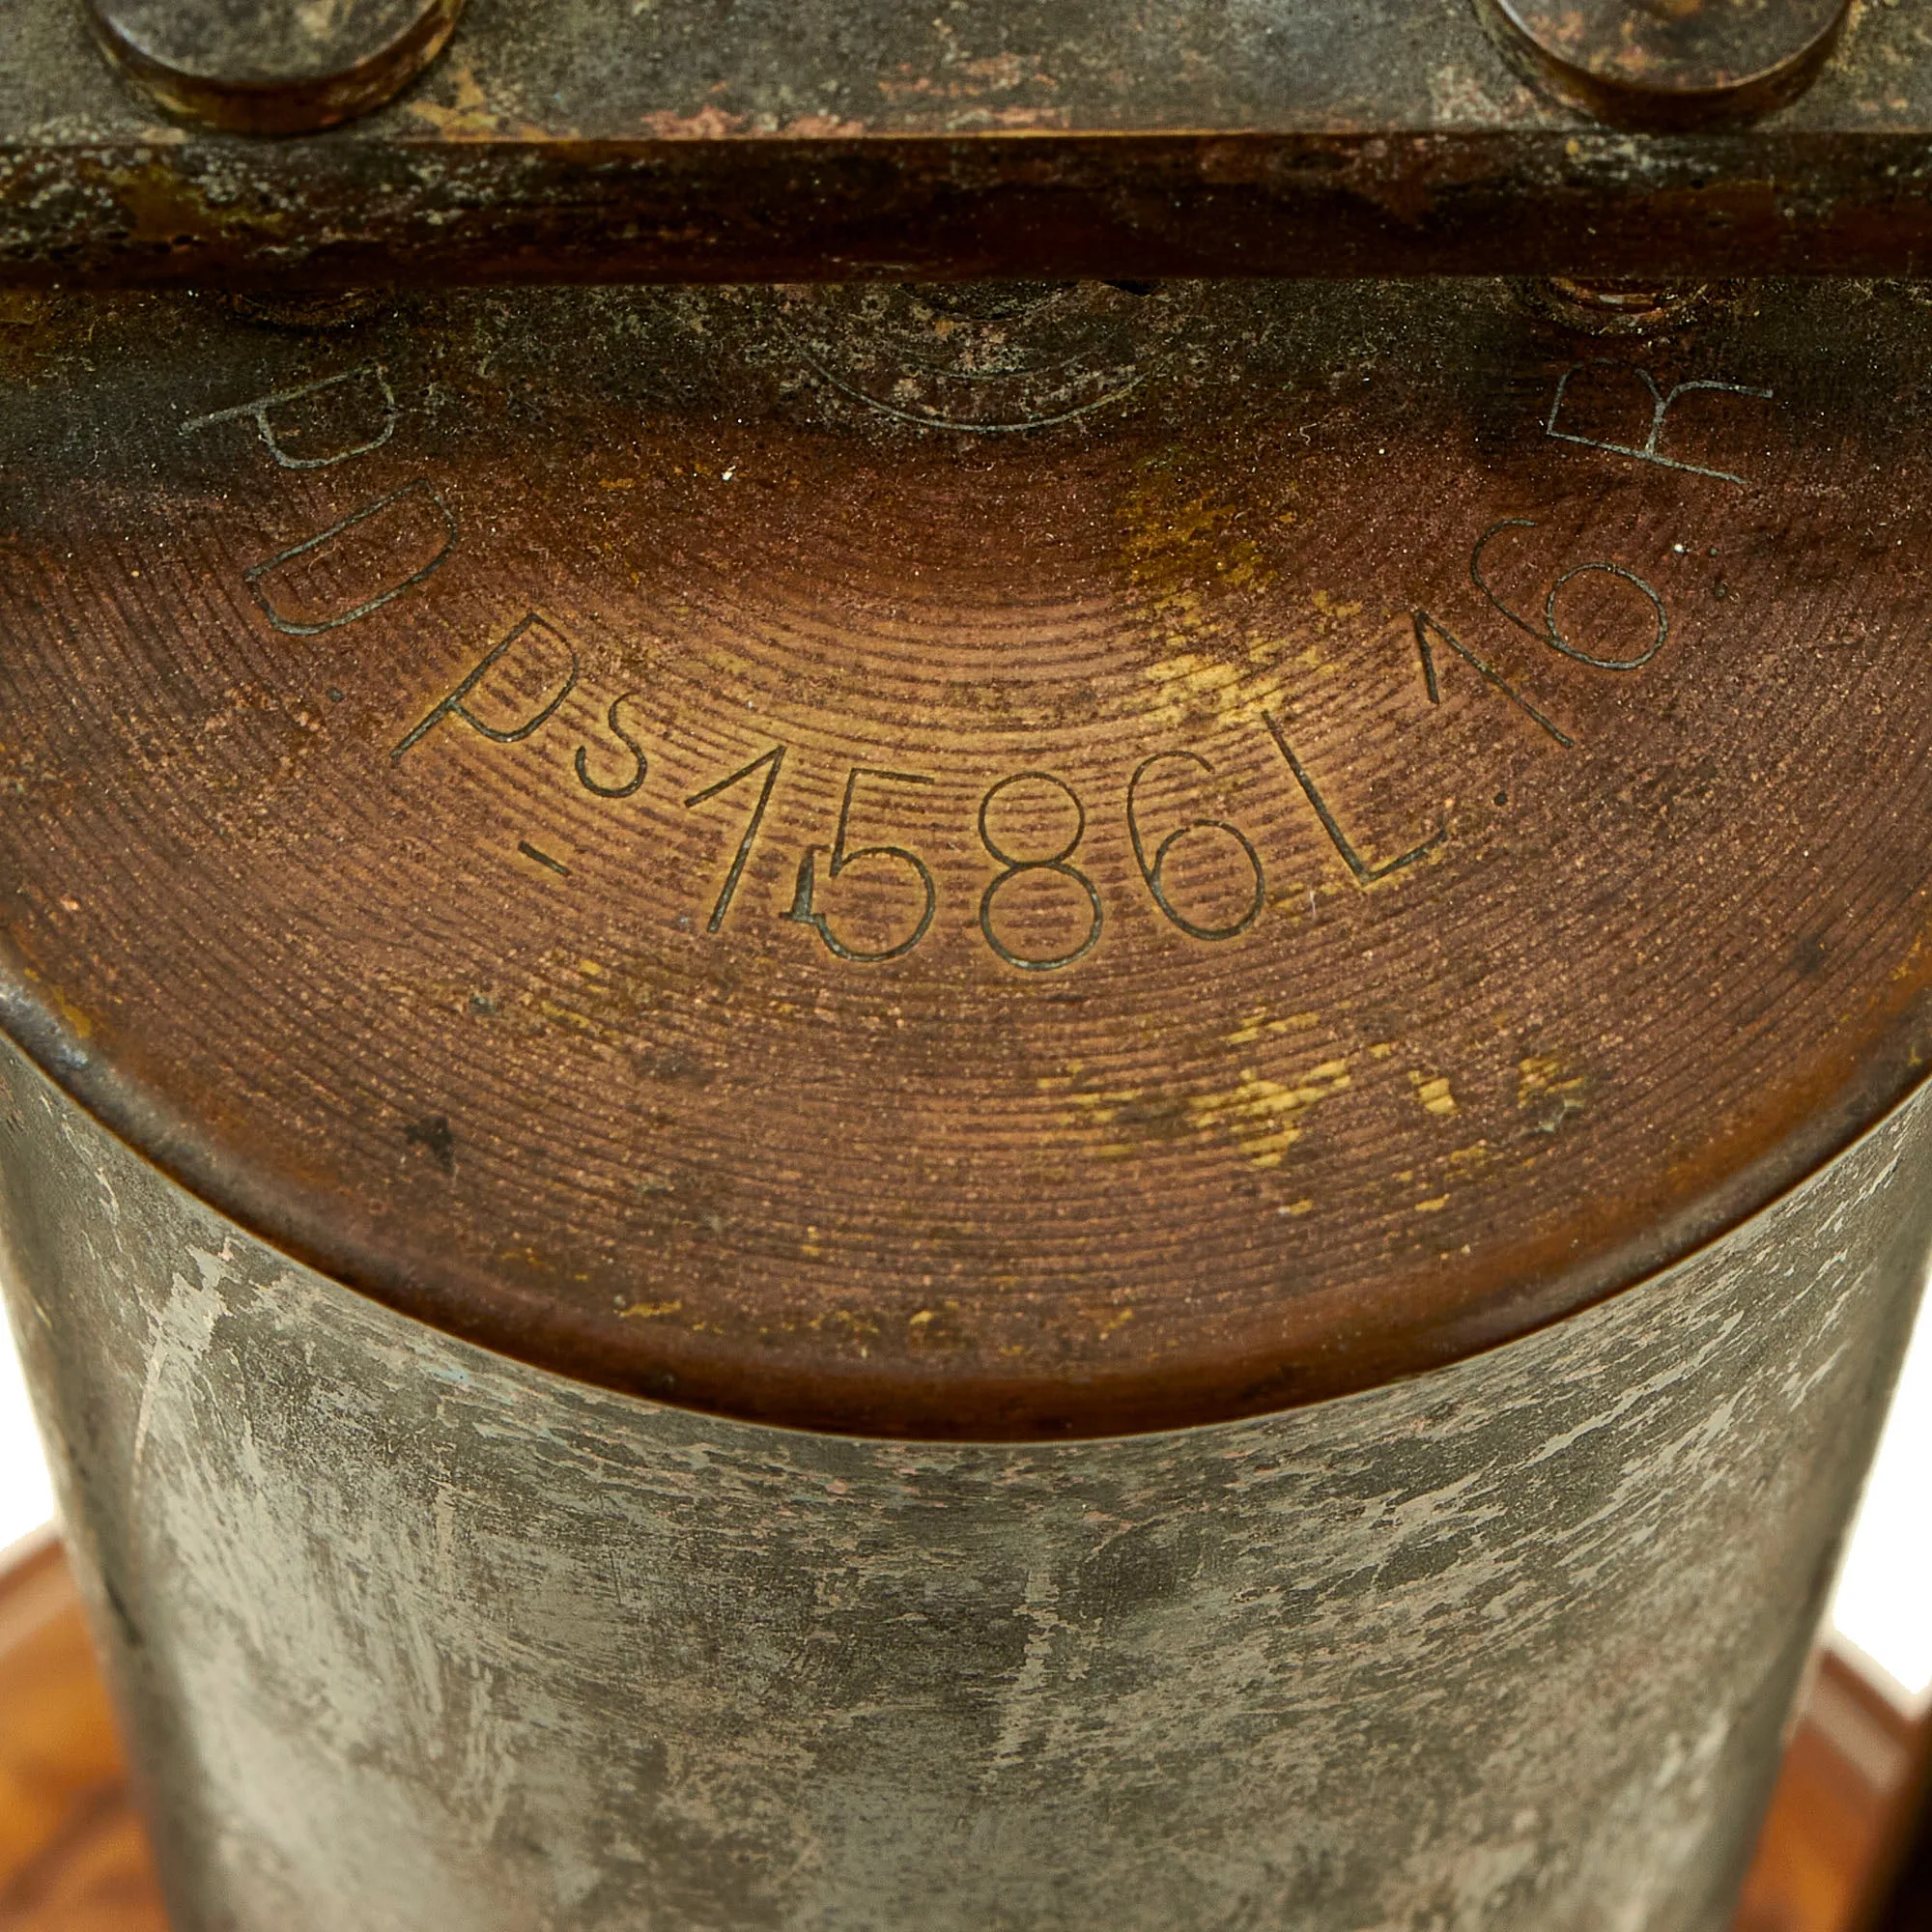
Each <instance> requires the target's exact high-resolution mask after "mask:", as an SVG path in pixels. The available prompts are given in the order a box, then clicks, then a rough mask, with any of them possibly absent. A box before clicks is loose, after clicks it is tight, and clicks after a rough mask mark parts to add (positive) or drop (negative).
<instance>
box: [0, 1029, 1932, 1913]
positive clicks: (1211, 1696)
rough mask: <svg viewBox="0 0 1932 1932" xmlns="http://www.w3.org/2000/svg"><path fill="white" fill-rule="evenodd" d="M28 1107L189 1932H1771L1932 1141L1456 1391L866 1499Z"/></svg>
mask: <svg viewBox="0 0 1932 1932" xmlns="http://www.w3.org/2000/svg"><path fill="white" fill-rule="evenodd" d="M0 1068H4V1072H3V1073H0V1234H3V1236H4V1243H5V1246H4V1261H5V1274H6V1285H7V1290H8V1293H9V1296H10V1298H11V1302H12V1308H13V1314H14V1323H15V1327H16V1329H17V1331H18V1333H19V1336H20V1340H21V1344H22V1347H23V1350H24V1352H25V1354H26V1357H27V1361H28V1366H29V1372H30V1375H31V1377H32V1379H33V1382H34V1384H35V1386H36V1389H37V1391H38V1393H39V1398H40V1401H41V1405H42V1413H43V1423H44V1426H45V1429H46V1433H47V1436H48V1441H49V1445H50V1447H51V1449H52V1451H53V1453H54V1457H55V1461H56V1464H57V1467H58V1472H59V1483H60V1487H61V1492H62V1496H63V1500H64V1506H65V1509H66V1512H67V1517H68V1520H69V1522H70V1524H71V1535H72V1539H73V1548H74V1554H75V1557H76V1561H77V1564H78V1568H79V1570H80V1573H81V1575H82V1577H83V1579H84V1581H85V1584H86V1587H87V1589H88V1592H89V1594H90V1596H91V1599H92V1602H93V1605H94V1609H95V1615H96V1619H97V1627H98V1630H99V1634H100V1636H101V1638H102V1640H103V1643H104V1645H105V1647H106V1650H107V1652H108V1654H109V1657H110V1659H111V1664H112V1672H113V1676H114V1678H115V1681H116V1683H117V1685H118V1688H119V1692H120V1695H121V1698H122V1700H123V1706H124V1709H125V1712H126V1714H127V1718H128V1724H129V1728H130V1731H131V1734H132V1743H133V1746H134V1748H135V1751H136V1754H137V1756H138V1759H139V1761H140V1764H141V1766H142V1767H143V1770H144V1772H145V1775H146V1778H147V1783H148V1787H149V1790H150V1793H151V1794H152V1802H153V1804H154V1805H155V1807H156V1813H157V1820H158V1823H159V1825H160V1827H161V1829H160V1831H159V1832H158V1833H157V1840H158V1844H159V1846H160V1848H161V1851H162V1854H163V1858H164V1861H165V1862H166V1864H167V1867H168V1869H167V1874H166V1877H167V1885H168V1890H169V1896H170V1899H171V1901H172V1905H173V1910H174V1912H175V1915H176V1917H177V1919H178V1922H179V1924H180V1925H181V1927H182V1928H183V1932H435V1928H445V1927H462V1928H465V1932H539V1928H542V1932H644V1928H649V1932H698V1928H704V1932H714V1928H716V1932H724V1928H732V1932H737V1929H738V1928H744V1932H753V1928H759V1929H760V1932H762V1929H763V1928H772V1932H777V1928H784V1932H906V1928H914V1927H917V1928H920V1932H969V1928H970V1932H993V1928H1010V1929H1011V1932H1022V1928H1024V1932H1049V1928H1056V1929H1057V1928H1065V1932H1089V1928H1094V1932H1097V1928H1106V1932H1208V1928H1213V1929H1214V1932H1275V1929H1276V1928H1294V1932H1421V1928H1425V1927H1426V1928H1433V1932H1476V1928H1482V1932H1517V1929H1518V1928H1521V1932H1528V1928H1532V1927H1533V1928H1536V1932H1586V1928H1587V1932H1639V1928H1641V1932H1718V1928H1720V1927H1721V1926H1723V1925H1724V1923H1725V1922H1726V1917H1727V1913H1728V1910H1729V1905H1730V1898H1731V1894H1732V1891H1733V1889H1734V1887H1735V1883H1736V1881H1737V1878H1738V1876H1739V1874H1740V1872H1741V1870H1742V1867H1743V1863H1744V1861H1745V1860H1746V1858H1747V1854H1748V1851H1749V1841H1750V1838H1751V1835H1752V1833H1753V1830H1754V1827H1755V1822H1756V1818H1757V1815H1758V1812H1759V1809H1760V1807H1761V1804H1762V1802H1763V1799H1764V1795H1765V1793H1766V1791H1767V1789H1768V1785H1769V1780H1770V1778H1771V1776H1772V1774H1773V1771H1774V1768H1775V1763H1776V1750H1777V1744H1778V1737H1779V1732H1780V1727H1781V1725H1782V1723H1783V1721H1784V1719H1785V1714H1786V1712H1787V1709H1788V1707H1789V1705H1790V1702H1791V1698H1792V1695H1793V1691H1794V1689H1795V1686H1796V1684H1797V1680H1798V1677H1799V1673H1800V1671H1801V1668H1802V1666H1803V1662H1804V1655H1805V1651H1806V1647H1807V1644H1808V1642H1809V1640H1810V1638H1811V1635H1812V1633H1813V1629H1814V1626H1815V1623H1816V1620H1817V1617H1818V1614H1819V1610H1820V1606H1821V1604H1822V1601H1823V1596H1824V1592H1825V1589H1826V1586H1827V1584H1828V1581H1829V1578H1830V1575H1831V1571H1832V1566H1833V1555H1834V1551H1835V1548H1836V1546H1837V1540H1838V1537H1839V1534H1840V1527H1841V1524H1842V1523H1843V1521H1844V1519H1845V1517H1846V1515H1847V1512H1848V1510H1849V1507H1850V1504H1851V1502H1852V1499H1853V1496H1854V1493H1855V1492H1856V1490H1857V1487H1858V1485H1859V1483H1860V1480H1861V1475H1862V1472H1863V1470H1864V1468H1865V1465H1866V1463H1867V1459H1868V1457H1869V1454H1870V1451H1871V1447H1872V1441H1873V1436H1874V1433H1875V1430H1876V1428H1877V1425H1878V1419H1879V1417H1880V1416H1881V1414H1882V1412H1883V1407H1884V1398H1885V1395H1886V1392H1887V1389H1888V1387H1889V1382H1890V1379H1891V1378H1892V1375H1893V1373H1894V1370H1895V1367H1896V1362H1897V1358H1898V1355H1899V1352H1900V1350H1901V1347H1902V1343H1903V1338H1904V1335H1905V1332H1906V1328H1907V1324H1908V1322H1909V1320H1910V1317H1911V1313H1912V1309H1913V1304H1914V1302H1915V1299H1916V1292H1917V1289H1918V1282H1919V1278H1920V1273H1921V1267H1922V1262H1923V1256H1924V1252H1925V1248H1926V1243H1927V1234H1928V1226H1932V1108H1928V1106H1927V1104H1926V1102H1925V1101H1924V1099H1923V1098H1920V1099H1918V1100H1915V1101H1913V1102H1911V1103H1909V1104H1908V1105H1907V1106H1906V1107H1905V1108H1903V1109H1902V1110H1901V1111H1899V1112H1897V1113H1895V1114H1894V1115H1892V1116H1891V1118H1890V1119H1889V1121H1888V1122H1885V1123H1884V1124H1883V1125H1882V1126H1880V1127H1879V1128H1878V1129H1877V1130H1875V1131H1874V1132H1873V1133H1871V1134H1870V1135H1868V1136H1867V1137H1866V1138H1865V1139H1863V1140H1862V1141H1861V1142H1860V1143H1859V1144H1858V1145H1857V1146H1855V1147H1854V1148H1853V1149H1852V1150H1851V1151H1849V1152H1848V1153H1846V1154H1845V1155H1844V1156H1842V1157H1841V1158H1840V1159H1839V1160H1837V1161H1836V1162H1835V1163H1834V1164H1833V1165H1832V1166H1831V1167H1829V1168H1828V1169H1826V1170H1825V1171H1824V1172H1823V1173H1821V1174H1820V1175H1818V1176H1817V1177H1816V1178H1814V1179H1812V1180H1811V1181H1810V1182H1809V1183H1807V1184H1806V1185H1805V1186H1804V1188H1802V1189H1801V1190H1800V1191H1799V1192H1797V1193H1796V1194H1794V1195H1792V1196H1790V1197H1788V1198H1786V1199H1785V1200H1783V1201H1781V1202H1780V1203H1778V1204H1776V1205H1775V1206H1774V1207H1772V1208H1770V1209H1769V1210H1767V1211H1766V1212H1764V1213H1762V1214H1761V1215H1759V1216H1758V1217H1756V1218H1755V1219H1754V1220H1752V1221H1750V1222H1749V1223H1747V1225H1745V1226H1744V1227H1743V1228H1741V1229H1740V1230H1738V1231H1737V1232H1736V1233H1735V1234H1734V1235H1732V1236H1730V1237H1728V1238H1727V1239H1726V1240H1724V1241H1723V1242H1721V1243H1720V1244H1719V1245H1717V1246H1715V1247H1713V1248H1710V1249H1707V1250H1705V1251H1704V1252H1702V1253H1700V1254H1697V1255H1695V1256H1693V1257H1692V1258H1690V1260H1689V1261H1687V1262H1685V1263H1683V1264H1680V1265H1678V1266H1677V1267H1674V1268H1672V1269H1670V1270H1669V1271H1667V1272H1665V1273H1663V1274H1662V1275H1660V1276H1657V1277H1656V1278H1654V1279H1652V1280H1650V1281H1648V1282H1646V1283H1644V1284H1641V1285H1639V1286H1637V1287H1636V1288H1634V1289H1633V1290H1631V1291H1629V1292H1627V1293H1623V1294H1621V1295H1619V1296H1617V1297H1615V1298H1613V1299H1612V1300H1610V1301H1608V1302H1607V1303H1605V1304H1604V1305H1602V1306H1600V1307H1598V1308H1596V1309H1594V1310H1591V1311H1589V1312H1586V1313H1583V1314H1580V1315H1577V1316H1575V1317H1572V1318H1571V1319H1569V1320H1568V1321H1563V1322H1560V1323H1558V1324H1557V1325H1555V1326H1553V1327H1550V1328H1548V1329H1546V1330H1544V1331H1542V1332H1541V1333H1538V1334H1535V1335H1532V1336H1530V1337H1528V1338H1527V1339H1524V1340H1520V1341H1518V1342H1515V1343H1513V1344H1511V1345H1509V1346H1507V1347H1505V1348H1502V1349H1498V1350H1493V1351H1492V1352H1490V1353H1488V1354H1484V1355H1480V1356H1477V1357H1474V1358H1472V1359H1470V1360H1467V1361H1465V1362H1463V1363H1461V1364H1459V1365H1457V1366H1454V1367H1451V1368H1447V1369H1444V1370H1440V1371H1438V1372H1435V1373H1434V1374H1431V1375H1427V1376H1424V1377H1420V1378H1415V1379H1412V1380H1408V1381H1404V1382H1398V1383H1395V1384H1392V1385H1390V1386H1386V1387H1383V1388H1379V1389H1376V1390H1373V1391H1370V1392H1368V1393H1365V1394H1361V1395H1357V1396H1351V1397H1347V1398H1344V1399H1342V1400H1338V1401H1334V1402H1330V1403H1326V1404H1322V1405H1318V1406H1313V1407H1309V1408H1304V1409H1300V1410H1297V1411H1293V1412H1291V1413H1287V1414H1282V1415H1277V1416H1272V1417H1266V1418H1263V1419H1260V1420H1253V1421H1243V1422H1237V1423H1232V1424H1227V1425H1221V1426H1214V1427H1206V1428H1201V1429H1197V1430H1193V1431H1189V1432H1184V1433H1179V1434H1169V1435H1146V1436H1140V1437H1135V1438H1124V1439H1114V1440H1099V1441H1087V1442H1079V1443H1069V1444H1064V1445H1051V1446H1012V1445H998V1446H975V1445H972V1444H946V1445H936V1446H928V1445H920V1444H905V1443H897V1444H895V1443H885V1442H866V1441H857V1440H848V1439H839V1438H836V1437H831V1436H823V1435H805V1434H795V1433H789V1432H785V1431H781V1430H777V1429H771V1428H765V1427H754V1426H747V1425H743V1424H738V1423H732V1422H726V1421H720V1420H714V1419H710V1418H706V1417H702V1416H697V1415H692V1414H687V1413H681V1412H678V1411H676V1410H672V1409H668V1408H664V1407H658V1406H651V1405H649V1404H647V1403H643V1402H639V1401H637V1400H634V1399H631V1398H628V1397H624V1396H620V1395H616V1394H611V1393H608V1392H605V1391H601V1390H598V1389H595V1388H591V1387H588V1386H583V1385H580V1384H577V1383H574V1382H571V1381H568V1380H565V1379H563V1378H557V1377H554V1376H552V1375H548V1374H545V1373H542V1372H540V1371H537V1370H534V1369H530V1368H526V1367H523V1366H520V1365H518V1364H515V1363H513V1362H510V1361H508V1360H505V1359H502V1358H500V1357H497V1356H495V1355H492V1354H490V1353H487V1352H485V1351H483V1350H478V1349H476V1348H474V1347H471V1346H469V1345H468V1344H465V1343H463V1342H460V1341H456V1340H453V1339H451V1338H449V1337H447V1336H444V1335H442V1334H440V1333H437V1332H435V1331H432V1330H430V1329H428V1328H425V1327H421V1326H418V1325H416V1324H414V1323H412V1322H411V1321H407V1320H405V1319H403V1318H401V1317H399V1316H397V1315H395V1314H393V1313H391V1312H389V1311H387V1310H385V1309H383V1308H381V1307H379V1306H377V1305H376V1304H374V1303H373V1302H370V1301H367V1300H364V1299H362V1298H360V1297H358V1296H356V1295H355V1294H352V1293H348V1292H347V1291H345V1290H344V1289H342V1288H341V1287H339V1286H337V1285H335V1284H333V1283H331V1282H329V1281H327V1280H326V1279H324V1278H323V1277H321V1276H320V1275H318V1274H316V1273H314V1272H313V1271H311V1270H309V1269H306V1268H304V1267H301V1266H298V1265H296V1264H293V1263H291V1262H289V1261H288V1260H286V1259H284V1258H282V1257H280V1256H278V1255H277V1254H275V1253H274V1252H272V1251H271V1250H270V1249H269V1248H267V1247H265V1246H264V1245H262V1244H261V1243H259V1242H258V1241H256V1240H254V1239H253V1238H251V1237H250V1236H247V1235H245V1234H244V1233H242V1232H241V1231H240V1230H239V1229H237V1228H236V1227H235V1226H233V1225H231V1224H230V1223H228V1222H226V1221H225V1220H223V1219H222V1218H220V1217H218V1216H216V1215H214V1214H213V1213H212V1212H210V1211H209V1210H208V1209H207V1208H204V1207H202V1206H201V1205H200V1204H198V1203H196V1202H195V1201H193V1200H192V1199H190V1198H189V1197H188V1196H186V1195H185V1194H184V1193H183V1192H182V1191H181V1190H179V1189H178V1188H177V1187H175V1186H174V1185H173V1184H172V1183H171V1182H169V1181H167V1180H165V1179H162V1178H161V1177H160V1176H159V1175H158V1174H157V1173H156V1171H155V1170H154V1169H153V1168H151V1167H150V1166H148V1165H147V1164H145V1163H144V1162H143V1161H141V1160H140V1159H138V1158H137V1157H135V1156H134V1155H132V1154H130V1153H129V1152H128V1151H127V1150H126V1149H125V1148H123V1147H122V1146H121V1145H120V1144H118V1143H117V1142H115V1141H114V1140H112V1139H111V1138H110V1137H108V1136H107V1135H106V1134H104V1133H103V1132H102V1131H101V1130H100V1129H99V1127H98V1126H97V1125H95V1124H94V1123H93V1122H91V1121H89V1120H88V1119H87V1118H85V1117H84V1116H83V1115H81V1114H80V1113H79V1112H77V1111H76V1110H75V1109H74V1108H73V1107H72V1106H71V1103H69V1102H68V1101H66V1100H65V1099H64V1098H62V1097H60V1096H59V1095H58V1094H56V1092H55V1090H54V1089H53V1088H51V1087H50V1086H49V1085H48V1084H47V1083H46V1082H45V1080H44V1079H43V1077H42V1076H41V1075H40V1074H39V1073H38V1072H35V1071H33V1070H31V1069H29V1067H28V1066H27V1065H26V1064H25V1063H24V1062H23V1061H22V1060H21V1059H20V1058H19V1057H18V1056H17V1055H16V1054H15V1053H14V1050H13V1049H12V1048H0Z"/></svg>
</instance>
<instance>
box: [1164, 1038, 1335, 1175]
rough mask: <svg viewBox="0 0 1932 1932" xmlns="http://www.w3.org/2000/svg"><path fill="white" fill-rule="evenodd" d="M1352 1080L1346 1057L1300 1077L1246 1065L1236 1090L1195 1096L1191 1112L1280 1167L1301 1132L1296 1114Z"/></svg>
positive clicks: (1252, 1155)
mask: <svg viewBox="0 0 1932 1932" xmlns="http://www.w3.org/2000/svg"><path fill="white" fill-rule="evenodd" d="M1349 1084H1350V1082H1349V1063H1348V1062H1347V1061H1346V1060H1324V1061H1323V1062H1322V1063H1321V1065H1319V1066H1314V1067H1311V1068H1310V1069H1309V1070H1308V1072H1307V1073H1305V1074H1304V1075H1302V1077H1301V1078H1300V1079H1299V1080H1295V1081H1282V1080H1270V1079H1267V1078H1266V1077H1265V1076H1264V1075H1263V1074H1260V1073H1257V1072H1256V1071H1255V1070H1254V1069H1253V1068H1252V1067H1243V1068H1242V1069H1241V1077H1240V1081H1239V1083H1238V1084H1237V1085H1236V1086H1235V1087H1234V1088H1233V1089H1231V1090H1230V1091H1228V1092H1226V1093H1221V1094H1195V1095H1193V1096H1191V1097H1190V1098H1189V1100H1188V1102H1187V1117H1188V1120H1189V1121H1190V1122H1192V1124H1193V1125H1195V1126H1196V1127H1198V1128H1201V1129H1203V1130H1216V1131H1219V1132H1222V1133H1225V1134H1228V1135H1229V1136H1231V1137H1232V1138H1233V1139H1234V1140H1235V1141H1236V1144H1237V1145H1238V1146H1239V1147H1240V1150H1241V1151H1242V1152H1243V1153H1244V1154H1246V1155H1247V1157H1248V1159H1249V1160H1251V1161H1252V1162H1253V1163H1254V1164H1255V1165H1256V1166H1257V1167H1279V1166H1280V1165H1281V1161H1282V1157H1283V1155H1284V1154H1286V1153H1287V1152H1288V1151H1289V1149H1290V1148H1291V1147H1293V1145H1294V1143H1295V1142H1296V1141H1298V1140H1299V1139H1300V1138H1301V1128H1300V1127H1299V1126H1298V1125H1297V1124H1296V1120H1295V1117H1296V1116H1297V1115H1299V1114H1302V1113H1305V1112H1306V1111H1307V1110H1308V1109H1309V1108H1310V1107H1313V1106H1314V1105H1316V1103H1317V1102H1318V1101H1321V1100H1325V1099H1326V1098H1327V1097H1328V1096H1329V1095H1330V1094H1339V1093H1342V1092H1343V1091H1345V1090H1346V1089H1347V1087H1348V1086H1349Z"/></svg>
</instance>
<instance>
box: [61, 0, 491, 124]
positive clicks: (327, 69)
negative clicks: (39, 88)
mask: <svg viewBox="0 0 1932 1932" xmlns="http://www.w3.org/2000/svg"><path fill="white" fill-rule="evenodd" d="M462 7H463V0H332V4H330V5H327V6H323V7H317V6H312V5H311V6H298V5H290V4H289V0H87V11H88V16H89V18H90V19H92V21H93V22H94V27H95V31H96V33H97V34H98V35H99V39H100V43H101V45H102V46H103V47H104V48H105V49H106V51H107V53H108V56H109V57H110V58H111V59H112V60H113V61H114V62H115V64H116V65H117V66H118V67H119V68H120V69H121V70H122V71H124V72H125V73H127V74H128V77H129V78H130V79H132V80H133V81H134V82H135V83H136V84H137V85H139V86H141V87H144V88H145V89H146V90H147V91H148V93H149V94H151V95H152V96H153V97H154V99H155V100H156V102H157V104H158V105H160V106H161V107H163V108H164V109H166V110H167V111H168V112H169V113H171V114H178V115H183V116H185V117H186V118H188V119H190V120H194V121H200V122H204V123H206V124H207V125H208V126H210V127H213V128H228V129H230V130H231V131H233V132H236V133H241V134H296V133H308V132H313V131H314V130H316V129H319V128H332V127H335V126H336V125H338V124H339V123H340V122H343V121H347V120H350V119H352V118H353V117H355V115H357V114H366V113H367V112H368V111H369V110H370V109H371V108H373V107H377V106H380V105H381V104H382V103H383V102H384V101H385V100H389V99H393V98H394V97H395V96H396V95H398V94H400V93H401V92H402V90H403V89H404V88H405V87H407V86H408V85H409V83H410V82H411V81H412V80H413V79H414V78H415V77H416V75H417V74H419V73H420V72H421V71H423V69H424V68H425V67H427V66H428V65H429V63H430V62H431V61H433V60H434V59H435V58H436V56H437V55H438V53H440V51H441V49H442V47H443V46H444V44H445V43H447V42H448V40H449V36H450V32H451V30H452V29H453V28H454V26H455V25H456V18H457V15H458V14H459V13H461V11H462Z"/></svg>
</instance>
